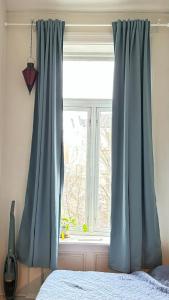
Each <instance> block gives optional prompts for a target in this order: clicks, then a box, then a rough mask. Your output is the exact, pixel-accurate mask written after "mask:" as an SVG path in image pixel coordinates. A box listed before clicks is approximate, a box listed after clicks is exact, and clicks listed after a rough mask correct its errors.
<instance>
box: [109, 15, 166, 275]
mask: <svg viewBox="0 0 169 300" xmlns="http://www.w3.org/2000/svg"><path fill="white" fill-rule="evenodd" d="M112 27H113V38H114V50H115V70H114V90H113V120H112V213H111V243H110V256H109V260H110V266H111V268H112V269H115V270H119V271H122V272H127V273H129V272H132V271H135V270H139V269H141V268H142V267H145V268H150V267H154V266H157V265H159V264H161V242H160V234H159V224H158V216H157V208H156V198H155V190H154V171H153V151H152V128H151V126H152V125H151V74H150V23H149V21H147V20H145V21H144V20H134V21H117V22H113V24H112Z"/></svg>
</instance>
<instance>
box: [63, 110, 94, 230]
mask: <svg viewBox="0 0 169 300" xmlns="http://www.w3.org/2000/svg"><path fill="white" fill-rule="evenodd" d="M87 119H88V113H87V111H70V110H69V111H64V123H63V124H64V161H65V179H64V191H63V199H62V217H66V218H67V217H68V218H72V217H73V218H75V219H76V221H77V225H81V224H83V223H85V199H86V155H87Z"/></svg>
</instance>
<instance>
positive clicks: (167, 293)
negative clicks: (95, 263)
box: [36, 271, 169, 300]
mask: <svg viewBox="0 0 169 300" xmlns="http://www.w3.org/2000/svg"><path fill="white" fill-rule="evenodd" d="M96 299H97V300H101V299H102V300H103V299H104V300H110V299H113V300H165V299H168V300H169V287H166V286H164V285H162V284H160V283H159V282H158V281H157V280H155V279H154V278H152V277H151V276H150V275H148V274H147V273H145V272H135V273H133V274H130V275H128V274H116V273H102V272H74V271H54V272H52V273H51V274H50V275H49V276H48V278H47V279H46V281H45V282H44V283H43V285H42V287H41V289H40V291H39V294H38V296H37V298H36V300H96Z"/></svg>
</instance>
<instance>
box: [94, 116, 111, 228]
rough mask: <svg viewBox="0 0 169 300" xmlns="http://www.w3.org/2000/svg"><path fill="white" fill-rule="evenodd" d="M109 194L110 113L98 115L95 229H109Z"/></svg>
mask: <svg viewBox="0 0 169 300" xmlns="http://www.w3.org/2000/svg"><path fill="white" fill-rule="evenodd" d="M110 194H111V112H110V111H102V112H100V113H99V178H98V201H97V210H96V211H97V215H96V229H97V230H99V231H104V230H105V229H109V227H110Z"/></svg>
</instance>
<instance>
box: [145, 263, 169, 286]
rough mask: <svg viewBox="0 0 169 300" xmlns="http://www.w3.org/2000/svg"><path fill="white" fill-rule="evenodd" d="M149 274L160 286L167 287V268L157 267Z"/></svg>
mask: <svg viewBox="0 0 169 300" xmlns="http://www.w3.org/2000/svg"><path fill="white" fill-rule="evenodd" d="M149 274H150V275H151V276H152V277H153V278H155V279H156V280H158V281H159V282H161V283H162V284H164V285H166V286H168V287H169V266H162V265H161V266H158V267H156V268H154V269H153V270H152V271H150V272H149Z"/></svg>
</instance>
